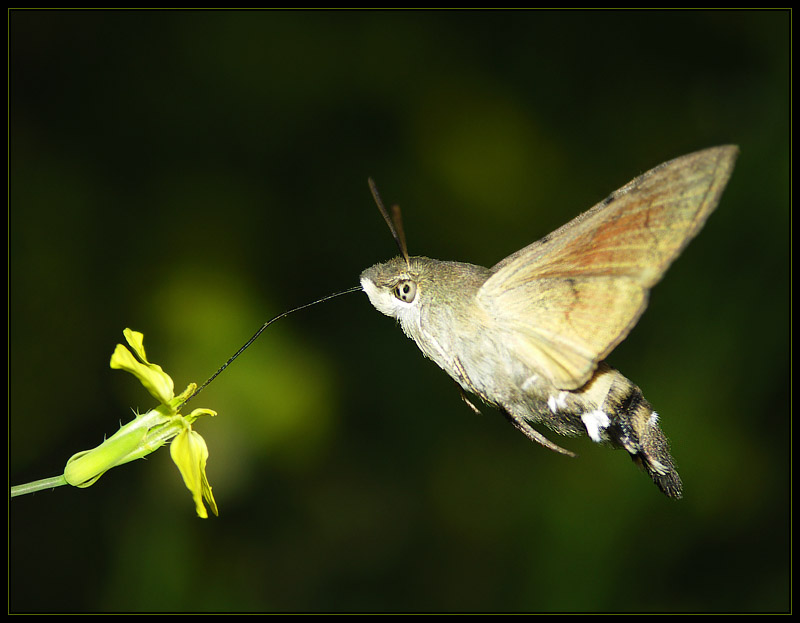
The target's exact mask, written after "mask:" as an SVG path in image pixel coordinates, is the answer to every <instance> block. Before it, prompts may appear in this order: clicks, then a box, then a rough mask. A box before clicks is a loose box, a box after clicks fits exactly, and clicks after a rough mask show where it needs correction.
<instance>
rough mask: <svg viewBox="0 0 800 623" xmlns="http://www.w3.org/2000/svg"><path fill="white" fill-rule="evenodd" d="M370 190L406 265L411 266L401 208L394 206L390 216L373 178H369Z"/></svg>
mask: <svg viewBox="0 0 800 623" xmlns="http://www.w3.org/2000/svg"><path fill="white" fill-rule="evenodd" d="M369 189H370V191H371V192H372V197H373V199H375V203H376V204H378V209H379V210H380V211H381V214H382V215H383V220H385V221H386V224H387V225H388V226H389V231H391V232H392V238H394V241H395V242H396V243H397V247H398V248H399V249H400V253H402V255H403V259H405V261H406V264H410V261H409V259H408V247H407V246H406V234H405V231H403V217H402V215H401V214H400V206H399V205H393V206H392V214H391V216H390V215H389V212H388V211H387V210H386V207H385V206H384V205H383V201H381V196H380V194H378V187H377V186H375V182H374V181H373V179H372V178H369Z"/></svg>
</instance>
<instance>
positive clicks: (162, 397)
mask: <svg viewBox="0 0 800 623" xmlns="http://www.w3.org/2000/svg"><path fill="white" fill-rule="evenodd" d="M127 332H130V333H132V334H134V338H135V337H136V336H142V334H141V333H138V332H136V331H130V329H126V334H125V337H126V338H128V340H129V343H130V344H131V346H132V347H133V349H134V350H135V351H136V352H137V353H138V354H139V355H140V359H142V360H143V361H144V362H145V363H142V362H141V361H139V360H138V359H137V358H136V357H134V356H133V355H132V354H131V352H130V351H129V350H128V349H127V348H125V347H124V346H123V345H122V344H117V347H116V349H114V354H112V355H111V367H112V368H115V369H117V370H125V371H127V372H130V373H131V374H133V375H134V376H135V377H136V378H138V379H139V382H140V383H141V384H142V385H144V387H145V389H147V391H149V392H150V394H151V395H152V396H153V397H154V398H155V399H156V400H158V401H159V402H160V403H161V404H166V403H168V402H169V401H170V400H172V398H173V397H174V395H175V391H174V390H175V385H174V383H173V382H172V377H170V375H169V374H167V373H166V372H164V371H163V370H162V369H161V366H159V365H157V364H155V363H147V359H145V358H144V347H143V345H142V343H141V339H138V340H137V339H133V340H131V337H130V336H129V335H128V333H127Z"/></svg>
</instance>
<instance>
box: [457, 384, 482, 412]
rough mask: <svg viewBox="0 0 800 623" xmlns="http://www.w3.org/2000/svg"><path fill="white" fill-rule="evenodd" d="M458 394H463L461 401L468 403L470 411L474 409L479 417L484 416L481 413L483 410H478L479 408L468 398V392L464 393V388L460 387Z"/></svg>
mask: <svg viewBox="0 0 800 623" xmlns="http://www.w3.org/2000/svg"><path fill="white" fill-rule="evenodd" d="M458 392H459V393H460V394H461V400H463V401H464V402H466V403H467V406H468V407H469V408H470V409H472V410H473V411H474V412H475V413H477V414H478V415H483V414H482V413H481V410H480V409H478V407H476V406H475V405H474V404H473V402H472V401H471V400H470V399H469V398H468V397H467V392H465V391H464V389H463V388H462V387H461V386H460V385H459V386H458Z"/></svg>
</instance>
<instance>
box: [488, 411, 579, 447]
mask: <svg viewBox="0 0 800 623" xmlns="http://www.w3.org/2000/svg"><path fill="white" fill-rule="evenodd" d="M501 411H502V412H503V415H505V416H506V419H507V420H508V421H509V422H511V423H512V424H513V425H514V427H515V428H516V429H517V430H518V431H519V432H521V433H522V434H523V435H525V436H526V437H527V438H528V439H530V440H531V441H535V442H536V443H538V444H540V445H542V446H544V447H545V448H547V449H548V450H552V451H553V452H558V453H559V454H565V455H567V456H570V457H573V458H575V457H576V456H578V455H577V454H575V453H574V452H571V451H570V450H567V449H565V448H562V447H561V446H559V445H557V444H554V443H553V442H552V441H550V440H549V439H548V438H547V437H545V436H544V435H542V433H540V432H539V431H538V430H536V429H535V428H533V426H531V425H530V424H528V423H527V422H526V421H525V420H523V419H521V418H518V417H515V416H514V415H512V414H511V413H509V412H508V411H506V410H505V409H501Z"/></svg>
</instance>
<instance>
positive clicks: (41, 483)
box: [11, 474, 67, 498]
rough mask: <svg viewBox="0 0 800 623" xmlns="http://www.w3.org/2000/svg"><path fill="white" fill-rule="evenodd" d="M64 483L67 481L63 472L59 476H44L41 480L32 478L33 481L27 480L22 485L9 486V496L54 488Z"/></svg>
mask: <svg viewBox="0 0 800 623" xmlns="http://www.w3.org/2000/svg"><path fill="white" fill-rule="evenodd" d="M65 484H67V481H66V479H65V478H64V474H61V475H60V476H53V477H52V478H45V479H43V480H34V481H33V482H27V483H25V484H24V485H17V486H16V487H11V497H12V498H14V497H17V496H18V495H25V494H26V493H34V492H35V491H42V490H43V489H55V488H56V487H60V486H61V485H65Z"/></svg>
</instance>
